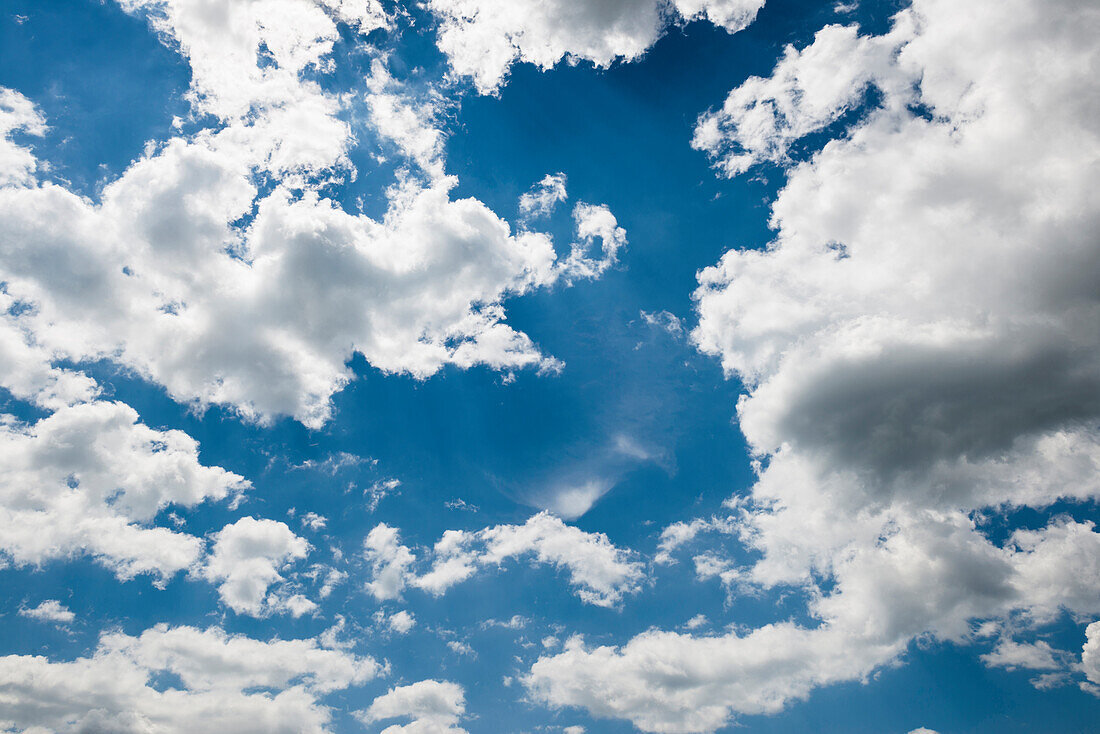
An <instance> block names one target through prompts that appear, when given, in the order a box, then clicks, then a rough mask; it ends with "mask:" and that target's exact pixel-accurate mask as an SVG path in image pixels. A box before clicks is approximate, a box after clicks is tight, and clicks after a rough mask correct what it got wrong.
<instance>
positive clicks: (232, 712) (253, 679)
mask: <svg viewBox="0 0 1100 734" xmlns="http://www.w3.org/2000/svg"><path fill="white" fill-rule="evenodd" d="M379 670H380V668H379V666H378V664H377V663H376V662H375V661H374V660H372V659H370V658H365V657H358V656H355V655H352V654H349V653H345V652H341V651H338V650H326V649H323V648H320V647H318V646H317V644H316V643H315V642H314V641H313V640H273V641H271V642H262V641H259V640H254V639H250V638H247V637H241V636H230V635H227V634H226V633H225V632H224V631H222V630H221V629H219V628H216V627H212V628H210V629H207V630H198V629H195V628H192V627H168V626H166V625H158V626H156V627H153V628H151V629H149V630H146V631H145V632H143V633H142V634H141V635H139V636H137V637H132V636H128V635H124V634H121V633H109V634H104V635H103V636H102V637H101V638H100V641H99V645H98V646H97V648H96V650H95V651H94V653H93V654H92V655H90V656H88V657H83V658H77V659H75V660H72V661H64V662H55V661H51V660H49V659H47V658H45V657H41V656H32V655H9V656H6V657H0V696H2V697H3V700H4V706H3V711H2V713H0V726H3V727H4V728H6V729H18V730H20V731H24V730H27V731H53V732H58V734H67V733H70V732H71V733H72V734H76V733H77V732H93V731H110V732H118V733H119V734H139V732H150V731H157V732H165V733H166V734H168V733H174V732H179V734H185V733H186V734H201V733H202V732H210V734H214V733H220V732H226V731H233V732H242V733H247V732H255V733H256V734H260V732H263V733H265V734H269V733H270V732H286V733H287V734H291V733H292V732H293V733H294V734H299V733H300V732H311V733H315V734H320V733H321V732H326V731H328V726H327V725H328V722H329V719H330V714H329V711H328V709H327V707H325V706H324V705H323V704H322V703H321V702H320V700H319V699H320V697H322V696H323V695H325V694H327V693H330V692H333V691H339V690H343V689H346V688H348V687H349V686H354V685H358V684H361V683H363V682H365V681H367V680H369V679H371V678H373V677H374V676H375V675H376V674H377V673H378V672H379ZM163 674H170V675H174V676H178V678H179V680H180V682H181V683H182V685H181V686H175V685H170V686H167V687H162V686H159V685H156V684H155V678H156V677H157V676H159V675H163Z"/></svg>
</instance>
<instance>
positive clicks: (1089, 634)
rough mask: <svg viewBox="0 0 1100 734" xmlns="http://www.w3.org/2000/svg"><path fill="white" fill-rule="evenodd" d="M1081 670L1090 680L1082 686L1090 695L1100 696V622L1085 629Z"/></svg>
mask: <svg viewBox="0 0 1100 734" xmlns="http://www.w3.org/2000/svg"><path fill="white" fill-rule="evenodd" d="M1081 670H1082V672H1084V674H1085V677H1086V678H1087V679H1088V682H1087V683H1083V684H1082V688H1084V689H1085V690H1086V691H1088V692H1089V693H1092V694H1094V695H1097V696H1100V622H1093V623H1092V624H1090V625H1089V626H1088V627H1086V628H1085V646H1084V647H1083V648H1082V650H1081Z"/></svg>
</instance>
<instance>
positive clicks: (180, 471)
mask: <svg viewBox="0 0 1100 734" xmlns="http://www.w3.org/2000/svg"><path fill="white" fill-rule="evenodd" d="M248 486H249V484H248V482H247V481H245V480H244V479H243V478H242V477H240V476H238V475H236V474H233V473H232V472H228V471H226V470H224V469H221V468H219V467H208V466H204V465H202V464H201V463H199V459H198V445H197V444H196V442H195V441H194V439H192V438H191V437H190V436H188V435H187V434H185V433H183V432H181V431H174V430H169V431H157V430H154V429H151V428H149V427H147V426H145V425H143V424H141V423H139V422H138V416H137V413H136V412H134V410H133V409H132V408H130V407H129V406H126V405H123V404H122V403H112V402H93V403H85V404H81V405H74V406H71V407H65V408H61V409H60V410H58V411H57V412H55V413H53V414H52V415H50V416H48V417H46V418H42V419H40V420H39V421H38V422H36V423H34V424H29V425H28V424H23V423H20V422H18V421H16V420H15V419H13V418H12V417H10V416H8V417H6V418H5V419H4V421H3V422H2V424H0V552H2V553H3V556H5V557H6V558H7V560H9V561H10V562H13V563H15V564H17V565H26V564H33V565H40V564H42V563H45V562H46V561H49V560H52V559H58V558H66V557H69V556H73V555H78V554H88V555H90V556H93V557H94V558H96V559H97V560H98V561H99V562H100V563H102V564H103V565H105V566H106V567H108V568H110V569H111V570H112V571H114V572H115V574H116V575H117V576H119V578H124V579H125V578H131V577H133V576H134V575H136V574H139V573H151V574H155V575H157V576H158V577H159V578H160V579H161V580H166V579H167V578H168V577H169V576H171V575H173V574H174V573H176V572H177V571H179V570H181V569H185V568H188V567H190V566H191V565H192V564H194V563H195V562H196V561H197V560H198V558H199V556H200V554H201V552H202V543H201V541H200V540H199V539H198V538H195V537H193V536H191V535H187V534H185V533H180V532H174V531H172V530H169V529H168V528H164V527H156V526H152V525H150V523H151V522H152V521H153V520H154V518H155V517H156V515H157V514H158V513H159V512H160V511H161V510H163V509H165V508H167V507H169V506H179V507H192V506H194V505H196V504H199V503H202V502H205V501H207V500H223V499H226V498H227V497H232V496H235V495H237V494H239V493H240V492H242V491H243V490H244V489H246V488H247V487H248Z"/></svg>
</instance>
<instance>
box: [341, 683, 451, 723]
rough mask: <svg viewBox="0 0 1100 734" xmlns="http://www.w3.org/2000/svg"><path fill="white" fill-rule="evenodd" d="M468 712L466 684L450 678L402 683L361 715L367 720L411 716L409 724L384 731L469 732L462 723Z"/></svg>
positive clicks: (380, 697)
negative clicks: (446, 679) (462, 684)
mask: <svg viewBox="0 0 1100 734" xmlns="http://www.w3.org/2000/svg"><path fill="white" fill-rule="evenodd" d="M465 713H466V696H465V693H464V692H463V690H462V687H461V686H459V685H457V684H455V683H450V682H447V681H435V680H422V681H419V682H417V683H413V684H412V685H408V686H398V687H397V688H392V689H390V691H389V693H386V694H383V695H381V696H379V697H378V698H376V699H374V702H373V703H372V704H371V705H370V707H369V708H368V709H367V710H366V711H361V712H359V713H358V714H357V716H358V717H359V718H360V719H361V720H362V721H363V722H364V723H366V724H373V723H375V722H378V721H385V720H387V719H398V718H407V719H410V721H409V723H407V724H393V725H391V726H387V727H386V728H385V729H383V730H382V734H465V733H466V730H465V729H462V728H460V727H459V726H458V722H459V720H460V719H461V718H462V716H463V715H464V714H465Z"/></svg>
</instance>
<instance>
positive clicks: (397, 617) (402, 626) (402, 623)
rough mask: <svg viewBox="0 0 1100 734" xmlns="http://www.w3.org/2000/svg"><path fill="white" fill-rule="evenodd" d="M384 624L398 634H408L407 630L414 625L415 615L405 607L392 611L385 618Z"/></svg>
mask: <svg viewBox="0 0 1100 734" xmlns="http://www.w3.org/2000/svg"><path fill="white" fill-rule="evenodd" d="M386 626H387V627H389V628H390V629H391V630H393V631H394V632H396V633H397V634H399V635H404V634H408V632H409V630H411V629H412V628H413V627H415V626H416V617H414V616H413V615H412V614H411V613H409V611H408V610H407V609H402V610H401V611H399V612H394V613H393V614H391V615H390V616H389V618H388V619H387V620H386Z"/></svg>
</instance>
